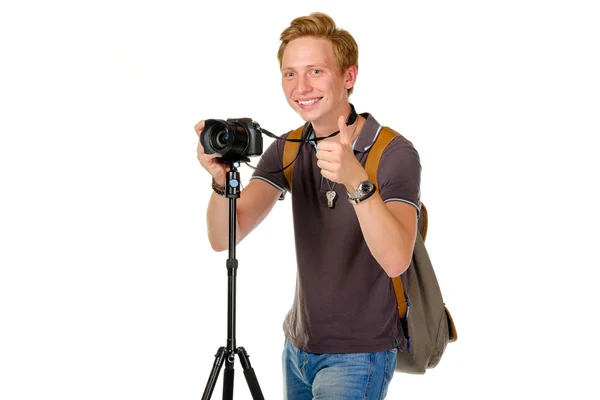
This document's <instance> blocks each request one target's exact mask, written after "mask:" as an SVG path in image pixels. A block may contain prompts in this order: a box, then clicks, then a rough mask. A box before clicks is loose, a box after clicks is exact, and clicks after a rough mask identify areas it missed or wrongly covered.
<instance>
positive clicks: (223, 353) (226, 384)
mask: <svg viewBox="0 0 600 400" xmlns="http://www.w3.org/2000/svg"><path fill="white" fill-rule="evenodd" d="M239 166H240V163H239V162H238V161H233V162H230V165H229V167H230V170H229V172H228V173H227V186H226V191H225V197H227V198H228V199H229V258H228V259H227V277H228V281H229V282H228V296H227V347H219V350H218V351H217V354H216V355H215V362H214V364H213V367H212V371H211V372H210V377H209V378H208V383H207V384H206V389H204V394H203V395H202V400H208V399H210V397H211V396H212V392H213V390H214V388H215V384H216V383H217V379H218V378H219V372H220V371H221V367H223V363H225V374H224V379H223V400H233V378H234V369H233V362H234V361H235V355H236V354H237V355H238V357H239V358H240V361H241V363H242V368H243V369H244V377H245V378H246V382H247V383H248V387H249V388H250V393H251V394H252V398H253V399H254V400H264V397H263V394H262V392H261V390H260V386H259V384H258V380H257V379H256V374H255V373H254V369H253V368H252V366H251V365H250V360H249V359H248V357H249V356H248V353H246V350H245V349H244V348H243V347H237V348H236V343H235V284H236V282H235V279H236V274H237V266H238V262H237V260H236V258H235V245H236V237H235V234H236V199H238V198H239V197H240V188H239V186H240V179H239V173H238V171H237V168H238V167H239Z"/></svg>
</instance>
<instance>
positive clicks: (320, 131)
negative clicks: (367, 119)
mask: <svg viewBox="0 0 600 400" xmlns="http://www.w3.org/2000/svg"><path fill="white" fill-rule="evenodd" d="M350 111H351V108H350V103H348V102H345V103H342V104H340V107H338V109H336V110H334V111H332V112H330V113H329V114H330V115H332V117H328V118H327V119H324V120H319V121H313V122H311V124H312V127H313V130H314V131H315V135H316V136H317V137H326V136H329V135H331V134H332V133H333V132H336V131H338V130H339V129H340V128H339V127H338V118H339V117H340V116H341V115H343V116H344V117H345V118H346V120H347V119H348V115H350ZM355 124H356V122H355ZM336 137H337V136H336Z"/></svg>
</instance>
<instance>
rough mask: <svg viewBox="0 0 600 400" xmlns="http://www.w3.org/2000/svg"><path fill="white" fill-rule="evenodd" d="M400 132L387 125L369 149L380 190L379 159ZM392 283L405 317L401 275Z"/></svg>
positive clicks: (370, 167)
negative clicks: (378, 177)
mask: <svg viewBox="0 0 600 400" xmlns="http://www.w3.org/2000/svg"><path fill="white" fill-rule="evenodd" d="M399 135H400V134H399V133H398V132H396V131H394V130H392V129H390V128H388V127H387V126H384V127H382V128H381V131H380V132H379V136H378V137H377V140H376V141H375V143H374V144H373V147H371V150H369V154H368V156H367V163H366V164H365V170H366V171H367V175H369V178H370V179H371V181H372V182H373V183H374V184H375V187H376V188H377V189H378V190H379V184H378V182H377V167H378V166H379V160H380V159H381V155H382V154H383V151H384V150H385V148H386V146H387V145H388V144H390V142H391V141H392V140H394V138H395V137H396V136H399ZM392 284H393V285H394V293H395V294H396V300H397V301H398V314H399V315H400V316H401V317H402V318H404V317H405V316H406V312H407V311H408V302H407V301H406V296H404V287H403V286H402V280H401V279H400V277H399V276H396V277H395V278H392Z"/></svg>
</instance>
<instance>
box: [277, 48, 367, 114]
mask: <svg viewBox="0 0 600 400" xmlns="http://www.w3.org/2000/svg"><path fill="white" fill-rule="evenodd" d="M355 70H356V68H355V67H351V68H349V70H348V71H345V73H342V72H341V71H340V70H339V69H338V66H337V63H336V62H335V58H334V54H333V45H332V44H331V41H329V40H327V39H322V38H314V37H301V38H298V39H294V40H292V41H290V42H289V43H288V45H287V46H286V48H285V51H284V53H283V59H282V66H281V73H282V87H283V92H284V93H285V97H286V99H287V101H288V103H289V105H290V106H291V107H292V109H294V110H295V111H296V112H297V113H298V114H300V116H301V117H302V119H304V120H305V121H311V122H313V123H315V122H321V123H324V124H328V123H331V122H332V121H337V118H338V117H339V116H340V115H341V113H342V110H343V109H344V107H345V105H346V99H347V89H348V88H350V87H352V86H353V85H354V81H355V79H356V71H355Z"/></svg>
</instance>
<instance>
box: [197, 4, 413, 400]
mask: <svg viewBox="0 0 600 400" xmlns="http://www.w3.org/2000/svg"><path fill="white" fill-rule="evenodd" d="M280 38H281V46H280V49H279V52H278V59H279V63H280V67H281V79H282V87H283V91H284V93H285V96H286V99H287V101H288V103H289V105H290V107H292V109H294V110H295V111H296V112H297V113H298V114H299V115H300V116H301V117H302V119H303V120H304V121H306V123H305V124H304V126H303V136H302V137H303V138H309V141H308V142H307V143H301V145H300V149H301V150H300V153H299V156H298V158H297V159H296V161H295V164H294V174H293V184H292V187H293V192H292V209H293V220H294V236H295V244H296V254H297V268H298V270H297V282H296V294H295V297H294V302H293V305H292V307H291V310H290V311H289V313H288V314H287V316H286V317H285V321H284V324H283V329H284V334H285V338H286V341H285V347H284V350H283V375H284V397H285V398H289V399H312V398H319V399H334V398H335V399H337V398H340V399H363V398H384V397H385V395H386V392H387V387H388V385H389V382H390V380H391V378H392V376H393V373H394V368H395V365H396V352H397V351H403V350H404V348H405V342H404V334H403V332H402V327H401V325H400V323H399V320H398V311H397V303H396V298H395V295H394V290H393V286H392V283H391V279H390V277H394V276H398V275H400V274H402V273H403V272H404V271H405V270H406V268H408V265H409V264H410V260H411V256H412V251H413V245H414V240H415V235H416V233H417V216H418V213H419V211H420V209H419V207H420V189H419V187H420V174H421V166H420V160H419V155H418V153H417V151H416V150H415V149H414V147H413V146H412V144H411V143H410V142H409V141H408V140H406V139H404V138H403V137H397V138H395V139H394V140H393V141H392V142H391V143H390V145H388V147H387V148H386V150H385V152H384V153H383V156H382V158H381V161H380V166H379V170H378V181H379V187H374V186H373V184H372V182H370V181H369V177H368V175H367V172H366V171H365V169H364V165H365V161H366V157H367V155H368V152H369V149H370V146H371V145H372V144H373V142H374V140H375V139H376V138H377V134H378V133H379V130H380V129H381V125H380V124H379V122H377V121H376V120H375V118H374V117H373V116H372V115H370V114H369V113H362V114H360V115H356V114H355V113H354V112H353V111H354V107H353V106H352V105H351V103H350V102H349V96H350V94H351V93H352V89H353V87H354V84H355V83H356V79H357V74H358V46H357V44H356V42H355V41H354V39H353V37H352V36H351V35H350V34H349V33H348V32H347V31H345V30H343V29H338V28H337V27H336V25H335V23H334V21H333V20H332V19H331V18H330V17H329V16H327V15H325V14H322V13H313V14H311V15H310V16H305V17H300V18H296V19H295V20H293V21H292V22H291V24H290V26H289V27H288V28H286V29H285V30H284V31H283V32H282V33H281V37H280ZM203 128H204V121H200V122H199V123H198V124H197V125H196V127H195V130H196V132H197V134H198V135H200V133H201V131H202V130H203ZM337 131H339V133H337V134H334V133H336V132H337ZM288 135H289V134H286V135H283V136H282V138H284V139H285V138H287V137H288ZM284 143H285V142H284V140H275V141H274V142H273V143H272V144H271V145H270V146H269V147H268V148H267V149H266V151H265V152H264V153H263V154H262V156H261V158H260V161H259V163H258V165H257V169H256V170H255V172H254V173H253V175H252V179H251V180H250V182H249V183H248V185H247V187H246V188H245V189H244V190H243V191H242V193H241V195H240V198H239V200H238V205H237V240H238V241H241V240H243V239H244V237H246V236H247V235H248V234H249V233H250V232H252V230H253V229H254V228H255V227H256V226H257V225H258V224H260V223H261V221H263V220H264V218H265V217H266V216H267V215H268V214H269V212H270V210H271V209H272V208H273V206H274V205H275V204H276V203H277V200H278V199H281V198H283V196H284V195H285V194H286V192H288V191H290V185H289V184H288V182H287V181H286V179H285V176H284V172H273V171H280V170H281V169H282V168H283V167H284V166H283V165H282V154H283V146H284ZM198 159H199V161H200V164H201V165H202V166H203V167H204V168H205V169H206V170H207V171H208V172H209V173H210V174H211V175H212V177H213V179H214V182H213V188H214V187H217V189H216V190H215V193H213V194H212V197H211V199H210V201H209V206H208V212H207V225H208V234H209V239H210V243H211V245H212V247H213V249H214V250H216V251H223V250H225V249H227V248H228V239H229V236H228V205H229V203H228V199H227V198H225V197H224V196H222V195H220V194H219V193H220V192H221V191H220V190H219V186H220V187H221V188H222V187H223V186H225V183H226V182H225V178H226V168H225V167H224V166H223V164H221V163H220V162H219V160H218V159H217V158H215V156H214V155H206V154H204V149H203V148H202V145H199V146H198ZM328 192H335V197H334V198H333V199H331V198H328V194H327V193H328ZM329 196H331V194H330V195H329ZM352 199H358V201H356V200H352ZM351 200H352V201H351Z"/></svg>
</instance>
